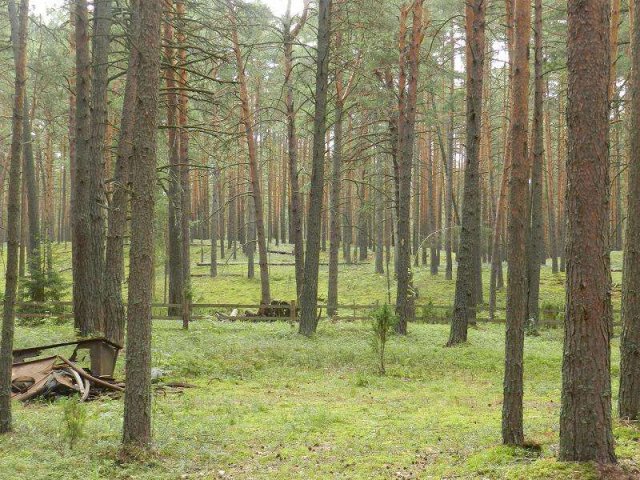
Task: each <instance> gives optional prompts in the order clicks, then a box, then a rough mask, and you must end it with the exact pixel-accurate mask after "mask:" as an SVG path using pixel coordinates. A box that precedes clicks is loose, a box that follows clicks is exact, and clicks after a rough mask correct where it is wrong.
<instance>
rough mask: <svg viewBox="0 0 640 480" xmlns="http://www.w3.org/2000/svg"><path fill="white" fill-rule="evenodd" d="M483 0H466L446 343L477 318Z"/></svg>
mask: <svg viewBox="0 0 640 480" xmlns="http://www.w3.org/2000/svg"><path fill="white" fill-rule="evenodd" d="M485 8H486V1H485V0H474V1H470V2H467V3H466V7H465V16H466V22H465V26H466V36H467V41H466V55H465V57H466V63H467V68H466V72H467V85H466V87H467V115H466V120H467V141H466V145H467V151H466V158H465V170H464V199H463V205H462V225H461V230H460V248H459V250H458V271H457V274H456V290H455V300H454V306H453V317H452V319H451V330H450V332H449V341H448V342H447V346H452V345H456V344H459V343H462V342H466V341H467V326H468V324H469V323H470V322H475V319H476V298H477V289H478V286H477V284H476V281H477V279H476V269H477V268H478V265H477V262H478V261H479V257H480V207H479V205H480V134H481V122H482V93H483V92H482V90H483V89H482V82H483V76H484V54H485V33H484V28H485Z"/></svg>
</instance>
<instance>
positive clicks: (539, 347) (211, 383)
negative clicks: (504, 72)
mask: <svg viewBox="0 0 640 480" xmlns="http://www.w3.org/2000/svg"><path fill="white" fill-rule="evenodd" d="M205 249H206V247H205ZM193 250H194V251H193V255H194V257H193V264H194V265H195V262H196V261H198V260H199V259H200V258H199V257H200V254H199V252H198V251H197V249H196V248H194V249H193ZM273 257H275V255H274V256H273ZM205 258H206V255H205ZM443 258H444V257H443ZM55 260H56V267H57V268H60V269H61V270H62V269H64V268H65V267H68V265H69V263H68V262H69V259H68V250H67V251H66V252H65V251H63V250H57V251H56V256H55ZM288 260H289V258H287V259H286V260H280V259H274V260H273V261H288ZM238 261H242V259H241V258H240V257H238ZM620 261H621V258H620V255H619V254H618V253H614V254H613V258H612V264H613V268H614V269H619V267H620ZM256 268H257V265H256ZM193 271H194V273H206V272H207V267H194V268H193ZM245 271H246V266H244V265H237V266H236V265H233V266H229V265H228V266H225V267H223V268H222V269H221V270H220V276H219V277H218V278H216V279H210V278H206V277H195V278H194V279H193V289H194V302H224V303H234V302H237V303H255V302H256V301H257V299H258V298H259V288H260V285H259V280H257V279H256V280H247V279H246V278H244V277H243V273H244V272H245ZM372 271H373V265H371V264H370V265H358V266H349V267H341V273H340V285H341V287H340V288H341V297H340V301H341V302H342V303H353V302H358V303H372V302H375V301H379V302H384V301H385V297H386V295H387V283H386V282H387V279H386V276H384V275H376V274H374V273H372ZM441 271H442V269H441ZM68 274H69V272H68V271H67V272H65V273H64V275H65V276H67V275H68ZM454 274H455V272H454ZM613 276H614V308H616V309H617V308H619V294H618V293H617V292H618V289H617V286H616V284H617V283H619V282H620V278H619V276H620V274H619V273H614V274H613ZM484 277H485V288H487V287H486V285H487V283H488V274H487V272H486V271H485V275H484ZM156 278H157V285H156V298H157V300H158V301H162V292H163V275H162V269H161V268H157V270H156ZM454 278H455V277H454ZM293 279H294V273H293V267H274V268H272V269H271V280H272V292H273V293H272V295H273V297H274V298H280V299H290V298H293V297H294V296H295V295H294V293H293V292H294V289H295V286H294V280H293ZM416 284H417V287H418V289H419V291H420V303H426V302H429V301H431V302H433V304H435V305H450V304H451V302H452V298H453V290H454V282H453V281H446V280H444V275H443V274H442V273H441V274H440V275H439V276H437V277H432V276H431V275H430V274H429V271H428V268H425V267H420V268H418V269H417V270H416ZM323 289H324V290H326V267H324V269H322V270H321V280H320V291H321V292H322V291H323ZM541 291H542V294H541V303H543V304H545V303H547V304H549V305H554V306H557V307H558V308H561V307H562V303H563V300H564V288H563V274H552V273H551V272H550V268H549V267H548V266H547V267H544V269H543V273H542V285H541ZM487 292H488V290H485V295H486V293H487ZM503 295H504V292H500V294H499V298H498V300H499V304H501V305H504V297H503ZM447 336H448V326H446V325H426V324H420V323H412V324H411V325H410V327H409V335H408V336H407V337H406V338H401V337H396V336H394V337H392V339H391V340H390V343H389V345H388V355H387V375H386V376H380V375H378V374H377V373H376V372H377V369H376V365H375V360H374V355H373V353H372V349H371V334H370V325H369V322H366V321H365V322H350V323H347V322H339V323H332V322H329V321H322V322H321V323H320V326H319V331H318V334H317V335H316V336H315V337H314V338H312V339H307V338H304V337H301V336H299V335H298V334H297V333H296V332H295V329H293V328H292V327H291V326H290V325H289V324H287V323H285V322H277V323H219V322H215V321H211V320H203V321H197V322H193V323H192V325H191V328H190V330H189V331H184V330H182V329H181V328H180V327H179V325H178V323H174V322H169V321H155V322H154V336H153V365H154V366H155V367H159V368H161V369H163V370H165V371H167V372H168V373H167V375H168V377H167V380H168V381H171V380H176V381H182V382H188V383H190V384H194V385H195V386H196V388H188V389H185V390H184V391H183V392H182V393H168V392H161V391H159V392H157V393H156V394H155V396H154V403H153V429H154V439H155V446H154V451H153V453H152V454H151V455H149V456H147V457H146V458H144V459H141V460H140V461H138V462H133V463H121V462H120V461H119V455H118V452H119V442H120V436H121V427H122V408H123V405H122V400H110V399H103V400H98V401H94V402H90V403H87V404H84V405H83V408H84V409H85V411H86V414H87V422H86V425H85V426H84V428H83V432H84V438H82V439H80V440H79V441H78V442H77V444H76V445H75V447H74V448H73V449H71V448H70V447H69V446H68V444H67V442H66V440H65V436H64V431H65V427H64V415H63V402H59V401H58V402H54V403H52V404H48V403H42V402H34V403H31V404H28V405H18V404H15V414H14V420H15V432H14V433H12V434H10V435H8V436H4V437H0V451H1V452H2V455H0V478H2V479H3V478H12V479H18V480H21V479H25V480H26V479H28V480H41V479H42V480H44V479H47V480H49V479H60V480H74V479H82V480H93V479H102V478H110V479H134V478H135V479H145V480H146V479H149V480H151V479H154V480H155V479H162V480H164V479H167V480H168V479H183V478H184V479H294V478H295V479H298V478H300V479H326V478H345V479H360V478H363V479H372V478H380V479H407V478H425V479H426V478H434V479H440V478H467V479H478V478H483V479H484V478H486V479H595V478H600V477H599V474H598V472H597V470H596V468H595V467H594V466H593V465H589V464H582V465H581V464H572V463H560V462H557V460H556V456H557V449H558V420H559V408H560V372H561V357H562V330H561V329H548V330H542V331H541V334H540V336H531V337H527V340H526V346H525V399H524V402H525V403H524V407H525V434H526V438H527V441H528V442H531V443H533V444H536V445H539V446H540V449H539V451H537V450H531V449H529V450H524V449H514V448H510V447H504V446H502V445H501V444H500V418H501V408H502V375H503V368H504V363H503V362H504V326H503V325H495V324H483V323H480V324H478V326H477V327H475V328H472V329H471V331H470V333H469V342H468V344H466V345H463V346H459V347H455V348H445V347H444V344H445V342H446V339H447ZM72 337H73V331H72V328H71V325H70V324H69V322H64V323H61V322H55V321H54V320H47V321H46V322H44V323H43V324H41V325H35V326H34V325H32V326H28V325H24V324H21V323H19V325H18V327H17V330H16V348H19V347H25V346H32V345H37V344H40V343H48V342H50V341H57V340H66V339H69V338H72ZM618 348H619V344H618V337H617V336H616V338H615V339H614V341H613V345H612V353H613V358H612V374H613V379H614V381H613V384H614V385H613V392H614V411H615V404H616V397H617V390H618V386H617V383H618V382H617V378H618V373H619V369H618V363H619V352H618ZM123 363H124V362H123V361H122V359H121V361H120V362H119V366H118V375H117V376H119V377H122V376H123V374H124V372H123ZM615 437H616V452H617V454H618V457H619V459H620V461H621V464H622V465H623V467H624V469H625V470H627V471H635V472H638V471H637V470H634V469H636V468H638V466H640V443H639V442H640V427H639V426H638V425H629V424H622V423H620V422H618V421H617V420H616V422H615ZM632 475H634V476H632V477H629V478H640V473H633V474H632ZM611 478H622V477H611Z"/></svg>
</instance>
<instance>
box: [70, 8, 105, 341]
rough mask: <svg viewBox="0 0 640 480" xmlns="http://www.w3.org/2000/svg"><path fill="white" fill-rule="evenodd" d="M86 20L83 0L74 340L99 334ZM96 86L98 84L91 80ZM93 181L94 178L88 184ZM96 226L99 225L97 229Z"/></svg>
mask: <svg viewBox="0 0 640 480" xmlns="http://www.w3.org/2000/svg"><path fill="white" fill-rule="evenodd" d="M88 17H89V14H88V10H87V1H86V0H76V2H75V24H76V25H75V27H76V31H75V45H76V115H75V127H76V129H75V176H74V190H75V195H74V203H73V206H74V209H73V212H72V218H73V233H74V234H73V242H72V246H73V312H74V316H75V317H76V321H77V323H78V324H79V329H80V335H81V336H88V335H91V334H94V333H98V332H100V331H102V329H103V311H102V298H101V296H100V295H96V292H101V291H102V286H101V284H102V268H101V267H102V264H103V261H104V260H103V258H102V254H103V251H102V248H101V242H102V241H103V240H104V239H103V238H102V235H101V234H100V233H99V232H100V230H101V228H102V225H101V223H102V214H101V212H100V209H101V205H100V203H99V202H100V200H99V199H100V198H101V197H100V192H99V190H100V186H101V185H102V180H101V176H102V168H101V167H102V155H100V158H97V159H96V158H92V157H91V153H92V147H91V129H92V124H93V123H94V122H93V120H92V117H91V110H90V109H91V102H90V96H91V88H90V84H91V59H90V54H89V33H88V30H89V18H88ZM96 81H97V82H98V83H99V82H100V81H101V79H100V78H98V79H96ZM94 177H95V178H94ZM99 224H100V225H99Z"/></svg>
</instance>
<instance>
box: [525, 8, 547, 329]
mask: <svg viewBox="0 0 640 480" xmlns="http://www.w3.org/2000/svg"><path fill="white" fill-rule="evenodd" d="M534 39H535V40H534V43H535V47H534V49H535V62H534V71H535V72H534V77H535V80H534V84H535V93H534V100H533V131H532V134H531V136H532V142H531V143H532V145H531V147H532V148H531V150H530V152H529V154H530V156H531V208H530V210H531V224H530V227H529V245H528V251H527V260H528V276H527V284H528V287H529V289H528V300H527V317H526V318H527V321H528V322H531V323H532V327H533V328H537V327H538V321H539V318H538V317H539V310H540V305H539V303H540V263H541V262H544V258H545V255H544V225H543V220H542V164H543V162H544V128H543V115H544V78H543V71H542V0H535V22H534Z"/></svg>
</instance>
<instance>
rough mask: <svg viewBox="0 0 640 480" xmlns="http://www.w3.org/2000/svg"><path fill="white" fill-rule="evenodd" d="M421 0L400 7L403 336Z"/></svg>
mask: <svg viewBox="0 0 640 480" xmlns="http://www.w3.org/2000/svg"><path fill="white" fill-rule="evenodd" d="M423 3H424V1H423V0H414V2H413V3H412V4H411V5H407V6H405V7H403V9H402V11H401V15H400V18H401V20H400V42H399V47H400V48H399V50H400V59H399V64H400V76H399V81H398V84H399V87H398V92H399V99H398V110H399V116H398V171H397V185H398V191H399V195H398V206H397V212H398V230H397V231H398V238H397V242H398V250H397V251H398V267H397V277H398V281H397V289H396V314H397V315H398V322H397V323H396V332H397V333H399V334H401V335H405V334H406V333H407V322H408V320H409V319H410V318H413V317H414V315H415V291H414V289H413V279H412V276H413V275H412V271H411V242H410V240H411V237H410V226H409V223H410V220H411V174H412V170H413V167H412V165H413V147H414V143H415V122H416V105H417V100H418V77H419V73H420V46H421V45H422V41H423V39H424V25H423V13H424V12H423ZM409 12H411V17H412V24H411V36H410V39H409V44H408V45H406V48H405V42H406V39H405V38H404V37H405V35H406V29H407V22H408V15H409Z"/></svg>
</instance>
